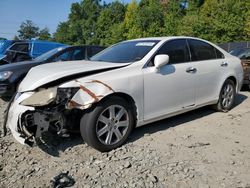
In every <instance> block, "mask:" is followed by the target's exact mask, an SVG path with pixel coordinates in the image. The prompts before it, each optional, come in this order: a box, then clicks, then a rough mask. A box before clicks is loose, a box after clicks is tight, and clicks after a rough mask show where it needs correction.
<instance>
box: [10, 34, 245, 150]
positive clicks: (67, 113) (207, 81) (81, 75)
mask: <svg viewBox="0 0 250 188" xmlns="http://www.w3.org/2000/svg"><path fill="white" fill-rule="evenodd" d="M242 81H243V69H242V66H241V63H240V60H239V58H237V57H234V56H232V55H230V54H229V53H227V52H226V51H224V50H222V49H221V48H219V47H217V46H216V45H214V44H212V43H210V42H207V41H205V40H202V39H197V38H191V37H163V38H144V39H136V40H131V41H125V42H121V43H119V44H116V45H114V46H112V47H110V48H107V49H105V50H104V51H102V52H100V53H99V54H97V55H95V56H94V57H92V58H91V61H82V62H78V63H61V66H58V64H56V63H51V64H46V65H42V66H39V67H35V68H34V69H32V70H31V71H30V72H29V73H28V75H27V76H26V77H25V78H24V80H23V81H22V82H21V84H20V87H19V88H18V93H17V95H16V96H15V98H14V99H13V101H12V102H11V103H10V106H9V107H8V110H7V111H8V113H7V114H6V118H7V125H8V126H9V128H10V129H11V131H12V134H13V136H14V137H15V138H16V139H17V140H18V141H19V142H20V143H22V144H29V145H31V144H32V143H33V142H34V140H33V137H41V135H42V134H43V133H44V132H46V131H52V132H56V133H57V134H58V135H62V136H68V135H67V133H69V132H70V131H72V130H76V129H77V130H80V132H81V135H82V137H83V139H84V141H85V142H86V143H87V144H89V145H90V146H92V147H93V148H95V149H97V150H99V151H110V150H112V149H114V148H117V147H119V146H120V145H121V144H123V143H124V142H125V140H126V139H127V137H128V135H129V134H130V132H131V131H132V129H133V128H134V127H138V126H141V125H145V124H147V123H150V122H154V121H157V120H161V119H164V118H167V117H170V116H174V115H177V114H180V113H183V112H187V111H190V110H193V109H196V108H200V107H202V106H205V105H214V108H215V109H217V110H218V111H223V112H226V111H228V110H230V109H231V108H232V107H233V104H234V101H235V96H236V94H237V92H238V91H239V89H240V88H241V84H242ZM44 134H46V133H44Z"/></svg>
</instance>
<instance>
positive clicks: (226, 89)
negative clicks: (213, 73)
mask: <svg viewBox="0 0 250 188" xmlns="http://www.w3.org/2000/svg"><path fill="white" fill-rule="evenodd" d="M235 96H236V89H235V84H234V82H233V81H232V80H229V79H228V80H226V81H225V82H224V84H223V86H222V88H221V92H220V96H219V100H218V102H217V104H216V105H215V106H214V108H215V109H216V110H217V111H220V112H228V111H229V110H231V109H232V107H233V105H234V102H235Z"/></svg>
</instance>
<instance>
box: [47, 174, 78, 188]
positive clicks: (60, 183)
mask: <svg viewBox="0 0 250 188" xmlns="http://www.w3.org/2000/svg"><path fill="white" fill-rule="evenodd" d="M50 182H51V184H52V187H53V188H63V187H71V186H73V185H74V184H75V180H74V179H73V178H72V177H71V176H70V175H69V171H67V172H61V173H60V174H59V175H57V176H55V177H54V178H53V179H52V180H51V181H50Z"/></svg>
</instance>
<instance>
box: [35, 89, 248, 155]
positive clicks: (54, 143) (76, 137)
mask: <svg viewBox="0 0 250 188" xmlns="http://www.w3.org/2000/svg"><path fill="white" fill-rule="evenodd" d="M246 99H247V96H246V95H244V94H242V93H241V94H239V95H237V98H236V102H235V107H237V106H238V105H240V104H241V103H242V102H243V101H245V100H246ZM212 113H215V111H214V110H213V109H211V108H210V107H203V108H200V109H197V110H193V111H190V112H187V113H184V114H181V115H178V116H174V117H171V118H167V119H164V120H161V121H157V122H154V123H151V124H148V125H145V126H142V127H139V128H136V129H135V130H134V131H133V132H132V134H131V135H130V137H129V139H128V142H133V141H135V140H137V139H140V138H141V137H143V136H144V135H145V134H153V133H155V132H159V131H162V130H166V129H168V128H170V127H175V126H178V125H181V124H183V123H187V122H191V121H194V120H196V119H199V118H202V117H204V116H207V115H210V114H212ZM80 144H84V141H83V140H82V138H81V135H80V134H73V135H71V137H69V138H60V137H58V136H56V135H52V134H51V133H46V134H45V135H44V136H43V137H42V138H41V139H39V140H37V146H38V147H40V148H41V150H43V151H44V152H46V153H48V154H50V155H52V156H55V157H58V156H59V152H60V151H65V150H66V149H67V148H70V147H74V146H76V145H80Z"/></svg>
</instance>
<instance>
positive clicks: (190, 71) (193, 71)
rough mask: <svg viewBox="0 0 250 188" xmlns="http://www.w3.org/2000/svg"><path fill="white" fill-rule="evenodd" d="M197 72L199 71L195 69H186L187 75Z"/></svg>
mask: <svg viewBox="0 0 250 188" xmlns="http://www.w3.org/2000/svg"><path fill="white" fill-rule="evenodd" d="M196 71H197V69H196V68H194V67H188V68H187V69H186V72H187V73H195V72H196Z"/></svg>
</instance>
